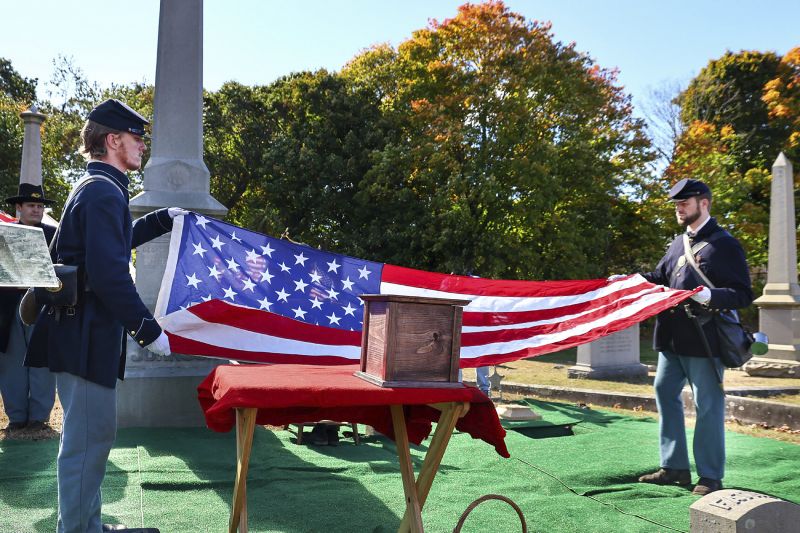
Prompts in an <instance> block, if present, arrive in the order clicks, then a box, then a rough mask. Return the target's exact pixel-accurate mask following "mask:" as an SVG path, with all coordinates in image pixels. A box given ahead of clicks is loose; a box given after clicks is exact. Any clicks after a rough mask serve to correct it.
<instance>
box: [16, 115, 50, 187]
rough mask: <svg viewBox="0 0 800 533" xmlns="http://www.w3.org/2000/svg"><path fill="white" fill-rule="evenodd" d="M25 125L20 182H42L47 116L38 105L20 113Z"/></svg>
mask: <svg viewBox="0 0 800 533" xmlns="http://www.w3.org/2000/svg"><path fill="white" fill-rule="evenodd" d="M19 116H20V118H21V119H22V122H23V124H24V125H25V136H24V137H23V140H22V162H21V164H20V167H19V182H20V183H31V184H33V185H41V184H42V123H43V122H44V120H45V118H46V117H45V116H44V115H42V114H41V113H39V110H38V109H36V106H31V107H30V109H28V110H26V111H23V112H22V113H20V114H19Z"/></svg>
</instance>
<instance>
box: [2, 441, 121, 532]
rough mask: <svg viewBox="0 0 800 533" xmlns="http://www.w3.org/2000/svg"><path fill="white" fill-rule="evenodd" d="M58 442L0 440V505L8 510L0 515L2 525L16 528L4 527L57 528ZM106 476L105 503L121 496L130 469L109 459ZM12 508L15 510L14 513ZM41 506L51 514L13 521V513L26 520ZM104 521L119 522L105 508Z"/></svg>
mask: <svg viewBox="0 0 800 533" xmlns="http://www.w3.org/2000/svg"><path fill="white" fill-rule="evenodd" d="M58 444H59V441H58V439H49V440H6V441H3V442H0V509H5V510H6V511H5V512H4V513H3V516H0V526H2V527H11V528H14V529H4V531H36V532H41V533H45V532H47V533H49V532H51V531H54V530H55V528H56V520H57V511H58V489H57V488H56V459H57V457H58ZM106 478H107V479H108V480H109V481H106V482H104V484H103V494H102V496H103V503H104V504H106V503H112V502H116V501H119V500H122V499H123V498H124V497H125V487H126V485H127V482H128V475H127V473H126V472H124V471H123V470H120V469H119V468H117V467H116V466H115V465H114V464H113V463H112V462H109V463H108V465H107V467H106ZM9 509H13V510H15V511H16V512H15V513H11V512H9V511H8V510H9ZM41 509H50V510H51V511H50V514H49V515H48V516H47V517H46V518H41V519H39V520H37V521H36V522H35V523H32V522H20V523H12V521H13V520H15V519H14V518H11V517H13V516H14V515H16V516H18V517H20V519H21V520H25V519H26V518H30V516H31V515H32V514H34V511H35V510H41ZM26 510H29V511H27V512H26ZM17 521H19V520H17ZM103 521H104V522H110V523H116V522H117V520H116V517H113V516H111V515H108V514H106V513H105V512H104V513H103ZM31 528H32V529H31Z"/></svg>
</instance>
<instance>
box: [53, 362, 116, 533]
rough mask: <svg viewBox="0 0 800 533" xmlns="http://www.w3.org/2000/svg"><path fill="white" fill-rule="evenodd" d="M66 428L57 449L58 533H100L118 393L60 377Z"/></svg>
mask: <svg viewBox="0 0 800 533" xmlns="http://www.w3.org/2000/svg"><path fill="white" fill-rule="evenodd" d="M56 381H57V383H58V397H59V399H60V400H61V406H62V407H63V408H64V427H63V429H62V432H61V445H60V447H59V449H58V525H57V531H58V533H99V532H100V531H102V527H103V526H102V522H101V520H100V519H101V516H100V507H101V496H100V486H101V485H102V483H103V477H104V476H105V473H106V461H107V460H108V454H109V452H110V451H111V447H112V446H113V444H114V439H116V436H117V391H116V390H115V389H109V388H108V387H103V386H102V385H98V384H96V383H92V382H91V381H87V380H85V379H83V378H80V377H77V376H74V375H72V374H68V373H66V372H59V373H57V374H56Z"/></svg>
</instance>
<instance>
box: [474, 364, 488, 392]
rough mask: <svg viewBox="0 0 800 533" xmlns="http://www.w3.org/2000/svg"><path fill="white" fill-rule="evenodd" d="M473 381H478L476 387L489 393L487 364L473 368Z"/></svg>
mask: <svg viewBox="0 0 800 533" xmlns="http://www.w3.org/2000/svg"><path fill="white" fill-rule="evenodd" d="M475 381H476V382H477V383H478V388H479V389H480V390H481V392H483V393H484V394H487V395H488V394H489V389H490V388H491V387H490V384H489V367H488V366H479V367H478V368H476V369H475Z"/></svg>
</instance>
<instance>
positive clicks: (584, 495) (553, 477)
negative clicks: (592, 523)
mask: <svg viewBox="0 0 800 533" xmlns="http://www.w3.org/2000/svg"><path fill="white" fill-rule="evenodd" d="M515 459H516V460H517V461H519V462H521V463H523V464H526V465H528V466H529V467H531V468H533V469H534V470H537V471H539V472H541V473H542V474H544V475H546V476H548V477H550V478H552V479H555V480H556V481H558V482H559V483H561V485H563V486H564V488H565V489H567V490H568V491H570V492H571V493H573V494H574V495H576V496H580V497H582V498H589V499H590V500H594V501H596V502H597V503H599V504H601V505H605V506H608V507H611V508H613V509H614V510H615V511H617V512H619V513H621V514H624V515H627V516H633V517H635V518H639V519H641V520H644V521H645V522H650V523H651V524H654V525H656V526H658V527H663V528H665V529H668V530H670V531H678V532H680V533H689V532H688V531H685V530H683V529H676V528H674V527H672V526H668V525H666V524H662V523H661V522H656V521H655V520H652V519H650V518H647V517H646V516H642V515H638V514H636V513H629V512H628V511H625V510H624V509H620V508H619V507H617V506H616V505H614V504H613V503H609V502H604V501H603V500H600V499H598V498H595V497H594V496H587V495H586V494H580V493H578V492H577V491H576V490H575V489H573V488H572V487H570V486H569V485H567V484H566V483H564V482H563V481H562V480H561V479H559V478H558V476H556V475H554V474H551V473H550V472H548V471H547V470H544V469H543V468H540V467H538V466H536V465H532V464H531V463H529V462H527V461H525V460H522V459H520V458H519V457H515Z"/></svg>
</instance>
